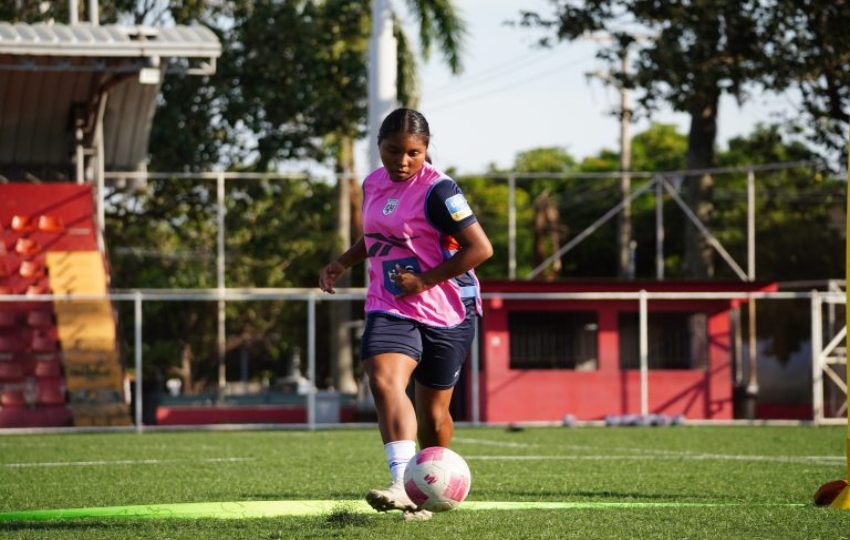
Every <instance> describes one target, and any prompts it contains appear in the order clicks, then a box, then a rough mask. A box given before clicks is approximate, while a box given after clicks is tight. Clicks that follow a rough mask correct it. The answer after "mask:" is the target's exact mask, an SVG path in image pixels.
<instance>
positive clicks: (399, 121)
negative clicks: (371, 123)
mask: <svg viewBox="0 0 850 540" xmlns="http://www.w3.org/2000/svg"><path fill="white" fill-rule="evenodd" d="M400 134H405V135H417V136H419V137H422V139H423V140H424V142H425V145H426V146H427V145H428V142H429V141H430V140H431V130H430V129H429V128H428V121H427V120H425V117H424V116H423V115H422V113H420V112H419V111H415V110H413V109H406V108H401V109H396V110H394V111H393V112H391V113H390V114H388V115H387V117H386V118H384V121H383V122H381V129H379V130H378V144H381V141H383V140H384V139H386V138H388V137H392V136H394V135H400Z"/></svg>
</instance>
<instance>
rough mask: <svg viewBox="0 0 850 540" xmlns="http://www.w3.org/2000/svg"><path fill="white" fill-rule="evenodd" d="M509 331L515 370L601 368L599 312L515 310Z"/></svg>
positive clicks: (584, 369)
mask: <svg viewBox="0 0 850 540" xmlns="http://www.w3.org/2000/svg"><path fill="white" fill-rule="evenodd" d="M508 331H509V333H510V343H511V358H510V367H511V369H572V370H580V371H593V370H596V369H598V362H597V339H596V335H597V317H596V313H595V312H516V311H515V312H511V313H510V314H509V315H508Z"/></svg>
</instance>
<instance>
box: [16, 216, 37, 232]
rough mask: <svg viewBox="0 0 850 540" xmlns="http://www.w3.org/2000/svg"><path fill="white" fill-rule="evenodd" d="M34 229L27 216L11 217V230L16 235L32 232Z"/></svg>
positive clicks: (31, 220) (33, 223) (34, 224)
mask: <svg viewBox="0 0 850 540" xmlns="http://www.w3.org/2000/svg"><path fill="white" fill-rule="evenodd" d="M35 228H36V223H35V222H34V221H33V219H32V218H31V217H29V216H25V215H17V216H12V230H13V231H15V232H16V233H27V232H33V231H34V230H35Z"/></svg>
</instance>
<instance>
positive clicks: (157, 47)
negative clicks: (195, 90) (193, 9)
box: [0, 22, 221, 58]
mask: <svg viewBox="0 0 850 540" xmlns="http://www.w3.org/2000/svg"><path fill="white" fill-rule="evenodd" d="M0 54H14V55H34V56H96V57H101V58H114V57H136V56H163V57H184V58H199V57H200V58H204V57H212V58H218V57H219V56H221V43H220V42H219V40H218V37H217V36H216V35H215V33H213V32H212V30H210V29H209V28H206V27H204V26H176V27H170V28H151V27H144V26H118V25H111V26H98V25H92V24H86V23H84V24H75V25H66V24H48V23H39V24H25V23H15V24H11V23H8V22H0Z"/></svg>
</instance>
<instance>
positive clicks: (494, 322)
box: [480, 282, 764, 422]
mask: <svg viewBox="0 0 850 540" xmlns="http://www.w3.org/2000/svg"><path fill="white" fill-rule="evenodd" d="M742 287H746V288H747V289H748V290H764V289H763V287H764V286H763V285H762V286H759V285H755V284H741V283H736V284H731V285H730V284H717V283H712V284H705V283H701V284H694V283H681V282H678V283H674V284H668V283H664V282H657V283H656V282H653V283H643V284H640V283H634V282H616V283H607V284H605V285H604V286H600V285H599V284H589V285H588V284H563V283H561V284H545V283H517V282H501V283H492V282H491V283H485V284H482V291H483V292H484V293H485V302H484V317H483V319H482V324H481V347H482V348H481V350H482V355H481V356H482V370H481V373H480V388H481V400H482V402H481V411H482V420H483V421H485V422H523V421H524V422H530V421H559V420H561V419H562V418H563V417H564V416H565V415H567V414H571V415H573V416H574V417H575V418H576V419H578V420H602V419H604V418H605V417H606V416H607V415H612V414H613V415H622V414H638V413H640V409H641V393H640V371H639V370H626V371H621V370H620V368H619V336H618V333H617V316H618V312H620V311H629V312H635V311H636V310H637V308H638V306H637V301H636V300H526V299H505V298H502V297H499V296H498V293H511V292H543V293H545V292H549V293H551V292H623V291H629V292H636V291H639V290H640V289H645V290H647V291H652V292H655V291H679V292H682V291H707V290H714V291H728V292H737V291H740V290H743V289H742ZM488 293H490V294H488ZM730 306H731V301H729V300H697V301H683V300H663V301H662V300H658V301H652V302H650V305H649V309H650V310H652V311H655V310H663V311H682V312H704V313H706V314H708V334H709V344H708V349H709V367H708V369H706V370H649V375H648V389H649V390H648V398H649V399H648V403H649V412H650V413H656V414H666V415H669V416H673V415H676V414H683V415H685V416H686V417H688V418H694V419H698V418H700V419H701V418H712V419H730V418H732V417H733V404H732V389H733V371H732V370H733V366H732V350H731V347H730V345H731V326H730V318H729V309H730ZM511 310H522V311H537V312H540V311H546V310H556V311H573V310H575V311H596V312H597V315H598V331H597V339H598V342H597V351H598V369H597V370H596V371H590V372H588V371H585V372H582V371H575V370H566V369H563V370H551V369H546V370H542V369H534V370H519V369H510V367H509V365H510V358H509V355H510V342H509V339H510V337H509V332H508V313H509V312H510V311H511Z"/></svg>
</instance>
